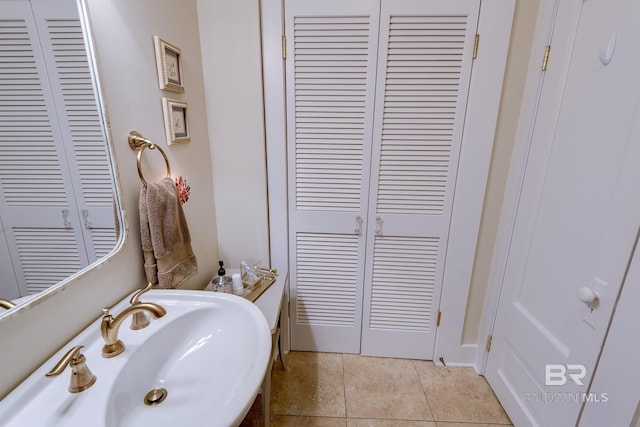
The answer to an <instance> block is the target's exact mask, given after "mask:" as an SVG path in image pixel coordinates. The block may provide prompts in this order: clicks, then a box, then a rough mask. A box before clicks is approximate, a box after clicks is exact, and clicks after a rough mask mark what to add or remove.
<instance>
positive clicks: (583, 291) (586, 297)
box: [578, 286, 600, 304]
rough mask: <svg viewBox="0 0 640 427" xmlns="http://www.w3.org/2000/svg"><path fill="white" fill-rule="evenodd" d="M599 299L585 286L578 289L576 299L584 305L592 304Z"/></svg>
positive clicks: (594, 292)
mask: <svg viewBox="0 0 640 427" xmlns="http://www.w3.org/2000/svg"><path fill="white" fill-rule="evenodd" d="M599 297H600V295H598V293H597V292H596V291H594V290H593V289H591V288H588V287H586V286H583V287H581V288H580V289H578V298H580V301H582V302H583V303H585V304H593V303H594V302H595V300H597V299H598V298H599Z"/></svg>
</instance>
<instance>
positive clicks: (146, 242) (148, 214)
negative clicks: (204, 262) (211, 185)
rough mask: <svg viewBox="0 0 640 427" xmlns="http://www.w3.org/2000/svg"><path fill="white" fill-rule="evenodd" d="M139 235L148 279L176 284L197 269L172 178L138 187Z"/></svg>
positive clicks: (162, 284) (159, 283)
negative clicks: (139, 188)
mask: <svg viewBox="0 0 640 427" xmlns="http://www.w3.org/2000/svg"><path fill="white" fill-rule="evenodd" d="M138 206H139V210H140V237H141V240H142V252H143V254H144V270H145V274H146V276H147V280H148V281H149V282H152V283H157V286H158V287H160V288H176V287H178V286H179V285H180V284H181V283H182V282H184V281H185V280H187V279H188V278H189V277H191V276H193V275H194V274H195V273H197V272H198V264H197V262H196V257H195V255H194V254H193V250H192V248H191V236H190V234H189V228H188V227H187V221H186V219H185V216H184V212H183V210H182V206H181V205H180V201H179V200H178V191H177V190H176V184H175V183H174V182H173V180H172V179H171V178H168V177H167V178H163V179H162V180H161V181H160V182H157V183H152V182H149V183H147V186H146V187H144V186H143V187H142V189H141V190H140V200H139V204H138Z"/></svg>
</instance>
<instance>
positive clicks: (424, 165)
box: [362, 0, 480, 359]
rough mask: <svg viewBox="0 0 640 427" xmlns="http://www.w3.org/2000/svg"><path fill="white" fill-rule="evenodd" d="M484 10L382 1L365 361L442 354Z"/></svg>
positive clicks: (457, 3)
mask: <svg viewBox="0 0 640 427" xmlns="http://www.w3.org/2000/svg"><path fill="white" fill-rule="evenodd" d="M479 6H480V4H479V1H477V0H476V1H473V0H426V1H425V0H382V11H381V18H380V54H379V61H378V79H377V85H376V91H377V98H376V115H375V131H374V139H373V153H374V154H373V159H372V174H371V176H372V179H371V193H370V205H369V213H368V216H369V229H368V235H369V236H371V240H370V242H369V245H368V248H367V266H366V269H365V271H366V278H365V289H364V316H363V326H362V353H363V354H367V355H377V356H393V357H408V358H418V359H430V358H431V357H432V356H433V347H434V343H435V328H436V318H437V312H438V305H439V299H440V290H441V287H442V280H443V269H444V262H445V253H446V249H447V237H448V231H449V222H450V217H451V212H452V202H453V193H454V190H455V181H456V174H457V163H458V155H459V152H460V146H461V142H462V128H463V123H464V117H465V108H466V103H467V92H468V87H469V84H470V76H471V64H472V52H473V44H474V38H475V34H476V25H477V20H478V13H479ZM465 302H466V301H462V302H461V303H465Z"/></svg>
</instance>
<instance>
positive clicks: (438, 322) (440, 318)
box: [436, 310, 442, 328]
mask: <svg viewBox="0 0 640 427" xmlns="http://www.w3.org/2000/svg"><path fill="white" fill-rule="evenodd" d="M440 320H442V312H441V311H440V310H438V320H436V328H437V327H438V326H440Z"/></svg>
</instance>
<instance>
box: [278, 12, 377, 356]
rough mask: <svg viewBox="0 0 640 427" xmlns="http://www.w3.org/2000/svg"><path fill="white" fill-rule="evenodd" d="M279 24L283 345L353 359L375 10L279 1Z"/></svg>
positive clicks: (358, 305) (359, 315) (363, 226)
mask: <svg viewBox="0 0 640 427" xmlns="http://www.w3.org/2000/svg"><path fill="white" fill-rule="evenodd" d="M285 22H286V24H285V25H286V34H287V52H288V53H287V55H288V58H287V65H286V67H287V83H286V84H287V86H286V87H287V120H288V156H289V165H290V166H289V222H290V239H291V240H290V251H291V254H290V256H291V266H290V269H291V282H292V288H291V335H292V346H293V348H294V349H295V350H319V351H339V352H349V353H358V352H359V351H360V330H361V319H362V280H363V277H364V253H365V243H366V237H365V234H364V233H365V229H366V207H367V193H368V177H369V165H370V149H371V146H370V140H371V132H372V120H373V99H374V85H375V63H376V49H377V47H376V39H377V25H378V6H377V5H376V4H375V3H374V2H345V1H335V0H330V1H322V2H308V1H306V0H287V2H286V4H285ZM357 218H362V220H361V221H360V223H359V222H358V220H357ZM358 227H360V229H361V233H357V232H356V229H357V228H358Z"/></svg>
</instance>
